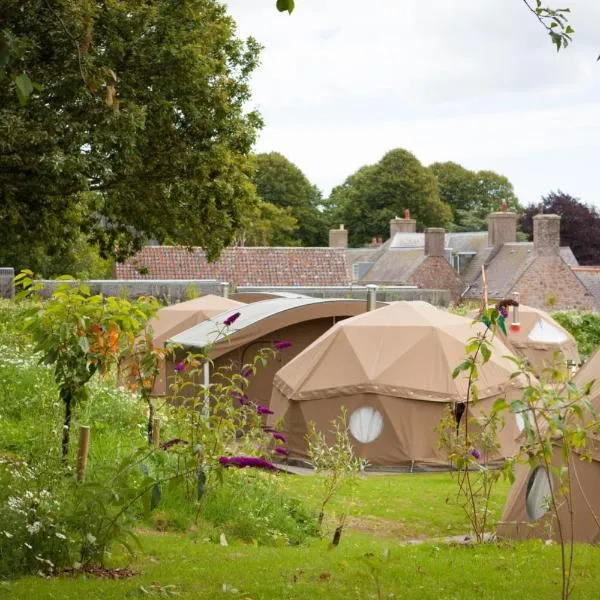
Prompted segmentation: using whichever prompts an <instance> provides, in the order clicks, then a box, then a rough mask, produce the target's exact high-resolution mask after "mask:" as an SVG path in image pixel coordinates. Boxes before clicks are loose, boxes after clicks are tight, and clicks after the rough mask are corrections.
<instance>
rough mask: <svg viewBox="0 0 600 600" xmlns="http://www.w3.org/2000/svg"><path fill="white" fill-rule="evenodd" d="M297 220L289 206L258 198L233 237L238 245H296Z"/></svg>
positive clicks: (297, 239) (297, 241)
mask: <svg viewBox="0 0 600 600" xmlns="http://www.w3.org/2000/svg"><path fill="white" fill-rule="evenodd" d="M297 230H298V221H296V219H295V218H294V217H293V216H292V215H291V212H290V209H289V208H280V207H279V206H275V205H274V204H271V203H270V202H265V201H264V200H262V199H261V198H259V199H258V202H257V204H256V206H254V207H253V210H252V212H250V213H248V214H247V215H246V216H245V217H244V218H243V219H242V226H241V228H240V229H239V231H238V233H237V234H236V237H235V244H236V245H238V246H298V245H300V240H299V238H298V234H297Z"/></svg>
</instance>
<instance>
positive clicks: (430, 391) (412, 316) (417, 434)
mask: <svg viewBox="0 0 600 600" xmlns="http://www.w3.org/2000/svg"><path fill="white" fill-rule="evenodd" d="M482 327H483V326H480V325H474V324H473V323H472V321H471V320H470V319H467V318H464V317H460V316H457V315H453V314H450V313H448V312H445V311H441V310H439V309H437V308H435V307H433V306H432V305H430V304H427V303H425V302H394V303H392V304H390V305H388V306H386V307H383V308H379V309H378V310H376V311H373V312H369V313H365V314H363V315H359V316H357V317H353V318H351V319H347V320H346V321H343V322H341V323H338V324H337V325H336V326H335V327H333V328H332V329H330V330H329V331H327V332H326V333H325V334H324V335H322V336H321V337H320V338H319V339H318V340H316V341H315V342H314V343H313V344H311V345H310V346H309V347H307V348H306V349H305V350H304V351H303V352H301V353H300V354H299V355H298V356H297V357H296V358H295V359H293V360H292V361H290V362H289V363H288V364H287V365H286V366H285V367H283V368H282V369H280V370H279V371H278V373H277V375H276V376H275V378H274V382H273V386H274V387H273V395H272V398H271V408H272V410H274V412H275V414H274V415H273V416H272V418H271V419H270V422H272V423H275V422H277V421H278V420H282V424H283V430H284V432H285V433H286V435H287V437H288V448H289V450H290V455H291V457H292V458H298V459H306V458H307V445H306V440H305V436H306V434H307V432H308V427H309V423H310V422H311V421H313V422H314V423H315V424H316V426H317V428H319V429H322V430H323V431H326V430H327V429H328V428H329V422H330V421H331V420H333V419H335V418H336V417H338V416H339V414H340V412H341V410H342V407H345V408H346V409H347V411H348V416H349V429H350V434H351V438H352V440H353V445H354V449H355V452H356V454H357V455H358V456H360V457H363V458H366V459H367V460H368V461H369V462H370V463H371V464H373V465H415V464H424V465H445V464H446V462H447V461H446V459H445V457H444V455H443V453H442V452H441V451H440V450H439V449H438V448H437V438H438V435H437V433H436V432H435V429H436V427H437V426H438V425H439V422H440V419H441V418H442V416H443V415H444V412H445V409H446V408H447V407H448V406H455V405H457V404H463V403H464V400H465V398H466V393H467V385H468V378H467V377H466V375H465V374H461V375H460V376H459V377H458V378H456V379H453V378H452V372H453V370H454V368H455V367H456V366H457V365H458V364H459V363H460V362H462V361H464V359H465V357H466V355H465V346H466V344H467V342H468V340H469V338H471V337H472V336H473V335H475V334H476V332H477V331H478V330H479V331H482V330H483V329H482ZM492 346H493V353H492V358H491V360H490V361H489V362H488V363H487V364H486V365H485V366H484V367H482V368H480V369H479V371H480V373H479V380H478V383H477V385H478V387H479V397H480V401H479V402H478V403H477V404H475V405H471V406H470V410H471V416H473V415H479V414H481V413H482V412H488V411H489V410H490V409H491V406H492V405H493V402H494V401H495V400H496V399H497V398H499V397H506V398H507V399H508V400H511V399H514V398H515V397H516V395H518V394H519V389H518V388H519V387H522V385H523V381H522V379H521V378H516V379H514V380H512V381H511V380H510V376H511V374H512V373H513V371H514V370H515V368H514V363H513V362H512V361H510V360H509V359H508V358H506V356H507V355H509V354H510V351H509V350H508V349H507V348H506V346H504V344H502V342H501V341H500V340H498V339H495V340H493V342H492ZM463 418H464V417H463ZM518 435H519V429H518V425H517V422H516V419H514V418H513V417H512V416H510V415H507V419H506V424H505V427H504V428H503V429H502V431H501V432H500V434H499V438H500V443H501V449H500V456H498V458H502V457H505V456H510V455H512V454H513V453H514V452H515V451H516V449H517V442H516V438H517V437H518Z"/></svg>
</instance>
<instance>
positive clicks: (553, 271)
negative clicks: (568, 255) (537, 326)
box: [511, 255, 594, 310]
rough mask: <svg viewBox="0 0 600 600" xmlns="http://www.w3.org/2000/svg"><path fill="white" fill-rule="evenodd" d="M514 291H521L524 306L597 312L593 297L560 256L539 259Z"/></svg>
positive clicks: (523, 276) (526, 272)
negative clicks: (594, 310)
mask: <svg viewBox="0 0 600 600" xmlns="http://www.w3.org/2000/svg"><path fill="white" fill-rule="evenodd" d="M511 292H519V294H520V299H521V302H522V303H523V304H527V305H528V306H533V307H535V308H541V309H543V310H548V309H553V310H567V309H571V308H578V309H581V310H593V309H594V297H593V296H592V294H590V292H588V290H587V289H586V288H585V287H584V285H583V284H582V283H581V281H579V279H578V278H577V276H576V275H575V273H573V271H572V270H571V268H570V267H569V265H567V263H565V261H564V260H563V259H562V258H561V257H560V256H557V255H554V256H539V257H538V258H536V260H535V261H534V262H533V263H532V264H531V266H530V267H529V268H528V269H527V270H526V271H525V273H524V274H523V275H522V276H521V278H520V279H519V281H518V282H517V284H516V285H515V287H514V288H513V289H512V290H511Z"/></svg>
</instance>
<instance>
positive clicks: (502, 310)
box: [498, 306, 508, 319]
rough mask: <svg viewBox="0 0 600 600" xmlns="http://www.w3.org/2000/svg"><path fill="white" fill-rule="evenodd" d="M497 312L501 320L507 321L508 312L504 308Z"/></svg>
mask: <svg viewBox="0 0 600 600" xmlns="http://www.w3.org/2000/svg"><path fill="white" fill-rule="evenodd" d="M498 312H499V313H500V314H501V315H502V317H503V318H505V319H508V310H507V309H506V307H504V306H501V307H500V308H499V309H498Z"/></svg>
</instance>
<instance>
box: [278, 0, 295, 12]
mask: <svg viewBox="0 0 600 600" xmlns="http://www.w3.org/2000/svg"><path fill="white" fill-rule="evenodd" d="M277 10H278V11H279V12H286V11H287V12H288V13H289V14H290V15H291V14H292V11H293V10H294V0H277Z"/></svg>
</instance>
